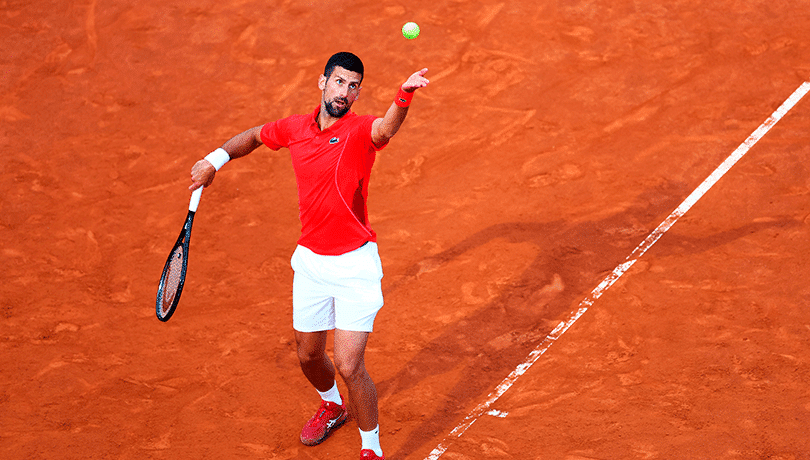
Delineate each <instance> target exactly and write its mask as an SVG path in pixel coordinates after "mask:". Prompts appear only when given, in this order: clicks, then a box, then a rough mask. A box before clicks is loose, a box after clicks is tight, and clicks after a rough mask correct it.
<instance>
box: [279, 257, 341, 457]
mask: <svg viewBox="0 0 810 460" xmlns="http://www.w3.org/2000/svg"><path fill="white" fill-rule="evenodd" d="M318 264H319V260H318V257H316V255H315V254H313V253H312V252H311V251H309V250H308V249H306V248H303V247H300V246H299V247H298V248H297V249H296V251H295V254H293V258H292V266H293V269H294V270H295V275H294V277H293V328H294V329H295V341H296V344H297V346H298V348H297V351H298V361H299V363H300V365H301V370H302V371H303V373H304V375H305V376H306V378H307V380H309V382H310V383H311V384H312V385H313V386H314V387H315V389H316V390H317V391H318V393H319V394H320V396H321V405H320V407H319V408H318V410H317V411H316V412H315V415H314V416H312V418H310V419H309V421H307V423H306V424H305V425H304V428H303V429H302V430H301V442H302V443H304V444H306V445H310V446H312V445H316V444H319V443H321V442H323V441H324V440H325V439H326V438H327V437H328V436H329V434H330V433H331V432H332V431H333V430H335V429H337V428H339V427H340V426H342V425H343V423H344V422H345V421H346V419H347V418H348V412H347V411H346V406H345V404H344V401H343V398H342V396H341V395H340V393H339V392H338V389H337V383H336V382H335V367H334V365H333V364H332V361H331V360H330V359H329V356H328V355H327V354H326V340H327V335H328V331H329V330H331V329H334V327H335V326H334V321H335V319H334V317H335V312H334V311H335V309H334V299H333V298H332V297H331V295H330V294H329V293H328V292H324V291H323V289H322V283H319V282H316V281H314V279H315V278H316V276H317V271H318V268H319V267H318Z"/></svg>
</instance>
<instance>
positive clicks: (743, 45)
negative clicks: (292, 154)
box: [0, 0, 810, 460]
mask: <svg viewBox="0 0 810 460" xmlns="http://www.w3.org/2000/svg"><path fill="white" fill-rule="evenodd" d="M407 21H415V22H417V23H418V24H419V25H420V26H421V29H422V33H421V35H420V36H419V37H418V38H417V39H415V40H406V39H404V38H403V37H402V35H401V34H400V27H401V26H402V24H403V23H405V22H407ZM808 31H810V9H808V8H807V5H806V4H805V3H804V2H787V1H764V0H763V1H759V0H749V1H732V0H719V1H716V2H699V1H696V0H680V1H669V2H664V1H651V2H640V1H631V0H613V1H611V0H594V1H589V0H569V1H563V0H558V1H553V0H552V1H541V2H529V1H525V2H516V1H514V2H507V1H492V0H482V1H468V2H465V1H460V0H440V1H426V0H414V1H412V2H393V1H387V0H383V1H380V2H373V1H362V0H347V1H344V2H333V1H326V0H325V1H293V0H285V1H281V0H279V1H265V2H263V1H256V0H226V1H212V0H201V1H197V2H193V3H191V2H182V1H177V0H163V1H157V0H144V1H140V2H125V1H122V0H108V1H104V2H96V1H95V0H91V1H76V2H56V1H51V2H48V1H44V0H33V1H21V0H2V1H0V49H2V51H0V127H1V128H0V148H1V149H2V152H3V154H2V155H0V240H2V250H0V267H1V268H0V281H1V282H0V314H2V317H1V318H0V458H3V459H122V460H123V459H235V458H236V459H329V458H340V459H343V458H346V459H353V458H357V456H358V453H359V449H360V438H359V435H358V434H357V426H356V424H355V423H354V422H352V421H350V422H349V423H347V425H346V427H344V428H342V429H341V430H339V431H337V432H335V433H334V434H333V435H332V436H331V437H330V438H329V439H328V440H327V441H326V442H324V443H323V444H321V445H319V446H316V447H305V446H303V445H302V444H301V443H300V442H299V440H298V434H299V432H300V429H301V426H302V424H303V423H304V422H305V421H306V420H307V419H308V418H309V417H310V416H311V415H312V412H313V411H314V409H315V408H316V407H317V393H315V392H314V390H313V389H312V388H311V387H310V386H309V385H308V383H307V382H306V379H305V378H304V376H303V374H302V373H301V371H300V369H299V367H298V361H297V357H296V352H295V344H294V337H293V332H292V324H291V283H292V270H291V269H290V266H289V259H290V256H291V255H292V252H293V250H294V248H295V242H296V240H297V238H298V232H299V222H298V209H297V203H296V185H295V178H294V175H293V172H292V167H291V165H290V159H289V152H288V151H287V150H281V151H280V152H277V153H276V152H272V151H270V150H269V149H267V148H264V147H262V148H260V149H259V150H257V151H255V152H254V153H253V154H251V155H250V156H248V157H246V158H243V159H240V160H237V161H233V162H231V163H229V164H228V165H226V166H225V167H224V168H223V169H222V171H220V172H219V173H218V175H217V180H216V181H215V182H214V184H213V186H212V187H210V188H208V189H206V190H205V192H204V193H203V195H202V201H201V203H200V206H199V209H198V212H197V215H196V218H195V221H194V231H193V234H192V238H191V252H190V261H189V269H188V279H187V281H186V285H185V290H184V292H183V297H182V300H181V301H180V305H179V307H178V309H177V312H176V313H175V315H174V316H173V317H172V319H171V320H170V321H169V322H167V323H162V322H160V321H158V320H157V319H156V317H155V295H156V291H157V284H158V280H159V278H160V274H161V269H162V266H163V263H164V261H165V259H166V256H167V254H168V251H169V250H170V249H171V246H172V244H173V243H174V240H175V238H176V237H177V234H178V232H179V231H180V227H181V226H182V223H183V219H184V218H185V215H186V212H187V209H188V198H189V193H188V190H187V187H188V185H189V171H190V168H191V166H192V165H193V164H194V162H195V161H197V160H198V159H199V158H201V157H203V156H204V155H205V154H207V153H208V152H210V151H211V150H213V149H215V148H216V147H218V146H220V145H221V144H222V143H223V142H224V141H226V140H227V139H228V138H230V137H231V136H233V135H235V134H237V133H239V132H241V131H243V130H245V129H247V128H250V127H253V126H256V125H259V124H262V123H265V122H267V121H271V120H275V119H278V118H281V117H284V116H287V115H290V114H293V113H303V112H309V111H312V110H313V109H314V108H315V105H316V104H317V103H318V101H319V96H320V94H319V90H318V88H317V78H318V75H319V74H320V73H321V72H322V70H323V64H324V62H325V61H326V59H327V58H328V57H329V56H330V55H331V54H332V53H334V52H336V51H343V50H349V51H353V52H354V53H356V54H358V55H359V56H360V57H361V58H362V59H363V60H364V62H365V64H366V74H365V80H364V82H363V87H364V89H363V92H362V95H361V98H360V100H359V101H358V102H357V103H356V104H355V105H354V107H353V110H354V111H355V112H357V113H359V114H375V115H380V116H381V115H382V114H383V113H384V112H385V110H386V109H387V107H388V106H389V105H390V104H391V101H392V100H393V97H394V95H395V94H396V89H397V86H398V85H400V84H401V83H402V82H403V81H404V80H405V79H406V78H407V77H408V75H410V74H411V73H413V72H415V71H416V70H419V69H420V68H422V67H428V68H429V69H430V70H429V72H428V74H427V75H426V76H427V77H428V78H430V80H431V83H430V86H428V87H427V88H425V89H424V90H420V92H418V93H417V95H416V97H415V99H414V103H413V105H412V108H411V109H410V114H409V116H408V119H407V120H406V122H405V125H404V126H403V128H402V129H401V131H400V132H399V133H398V134H397V136H396V137H395V138H394V139H393V140H392V142H391V144H390V145H389V146H388V147H386V148H385V149H384V150H383V151H382V152H380V154H379V155H378V157H377V162H376V164H375V166H374V171H373V173H372V181H371V191H370V199H369V213H370V220H371V223H372V225H373V226H374V229H375V230H376V232H377V234H378V235H379V239H378V243H379V247H380V254H381V257H382V260H383V266H384V269H385V278H384V279H383V289H384V293H385V298H386V306H385V307H384V308H383V310H382V311H381V312H380V314H379V316H378V317H377V322H376V325H375V332H374V334H372V337H371V340H370V342H369V347H368V350H367V354H366V361H367V366H368V368H369V372H370V373H371V375H372V377H373V378H374V380H375V381H376V383H377V387H378V391H379V394H380V425H381V430H382V436H381V441H382V446H383V448H384V450H385V453H386V457H387V458H388V459H389V460H404V459H415V460H421V459H426V458H429V457H431V458H433V459H437V458H439V457H441V458H442V459H443V460H466V459H543V460H546V459H564V460H585V459H603V460H605V459H734V460H737V459H740V460H743V459H746V460H747V459H781V460H789V459H790V460H799V459H810V437H809V436H808V435H807V432H808V427H810V386H809V385H808V382H810V287H808V278H810V276H809V275H810V261H809V260H808V257H807V254H808V253H810V167H809V166H808V164H810V162H809V161H808V160H810V96H806V97H804V98H803V99H801V100H799V101H798V102H797V103H796V104H795V106H794V107H793V108H792V109H791V110H790V111H789V112H787V113H786V114H785V115H784V117H783V118H782V119H781V120H780V121H779V122H778V123H776V124H775V125H773V126H772V128H771V130H770V131H769V132H768V133H767V134H765V135H764V136H762V138H761V139H760V140H759V141H758V142H757V143H756V144H755V145H753V146H751V148H750V151H748V153H747V154H746V155H745V156H744V157H742V158H741V159H740V161H739V162H738V163H737V164H736V165H734V166H733V167H732V168H731V169H730V170H729V171H728V173H726V174H725V176H723V177H722V179H720V180H719V181H718V182H717V184H716V185H715V186H714V187H713V188H711V189H710V190H709V191H708V192H706V193H705V195H703V196H702V198H701V199H700V201H698V202H697V203H696V204H695V205H694V207H692V208H691V209H690V210H689V211H688V212H687V213H686V214H685V215H684V216H683V217H681V218H680V219H679V220H678V221H677V222H676V223H675V224H674V225H673V226H672V228H671V229H670V230H669V231H667V232H666V233H665V234H663V236H661V238H660V240H658V242H657V243H656V244H655V245H654V246H652V247H651V248H650V249H649V250H648V251H647V252H646V253H645V254H644V255H643V256H641V257H640V258H639V259H638V260H637V261H636V262H635V264H634V265H632V267H630V268H629V269H628V270H627V271H626V273H624V274H623V276H622V277H621V278H619V279H618V280H617V281H616V282H615V283H614V284H613V285H612V286H611V287H610V288H609V289H606V290H605V291H604V293H603V294H602V295H601V296H600V297H599V298H598V299H596V300H595V301H594V302H593V304H592V305H590V306H589V308H588V310H587V311H586V312H585V313H584V314H582V316H581V317H580V318H578V320H577V321H576V322H575V323H573V324H571V326H570V328H569V329H567V331H566V332H565V333H564V334H562V335H559V337H557V338H556V340H554V341H553V344H551V345H550V346H548V347H547V350H546V351H545V352H544V353H543V354H542V356H540V357H539V359H537V361H536V362H534V364H533V366H531V367H530V368H528V370H526V371H525V373H524V374H523V375H522V376H520V378H517V379H515V380H514V381H513V382H511V384H510V385H509V388H508V391H506V392H505V393H503V395H502V396H500V397H499V398H498V399H497V400H496V401H494V402H493V403H492V404H491V406H488V407H487V408H486V411H483V412H481V413H479V414H477V415H476V414H475V411H476V408H479V407H480V405H481V404H482V403H484V402H485V401H487V400H488V398H490V397H491V395H492V393H493V391H495V389H496V388H497V387H498V386H499V385H501V384H502V383H503V382H504V380H505V379H507V378H508V376H509V375H510V373H512V372H513V371H515V370H516V369H518V368H519V367H520V366H521V365H523V364H524V363H526V361H527V357H528V356H529V355H530V354H531V353H532V352H533V350H537V349H538V347H541V346H543V343H544V341H546V342H547V337H548V336H549V334H550V333H552V331H554V330H555V328H557V327H558V325H559V324H560V323H561V322H565V321H567V320H569V319H570V318H571V315H572V312H575V311H577V309H578V308H580V306H581V305H582V302H583V300H584V299H587V298H588V297H589V296H590V295H591V293H592V292H593V290H594V289H595V288H597V286H599V285H600V283H602V282H603V280H605V279H606V277H608V276H609V275H610V274H611V273H612V272H613V271H614V269H616V267H619V266H620V265H621V264H623V263H624V262H625V261H626V260H627V258H628V256H630V254H631V253H632V252H633V250H634V248H636V247H638V245H639V244H641V243H642V241H644V240H645V238H646V237H647V236H648V235H649V234H651V232H653V231H654V229H656V227H657V226H658V225H659V224H660V223H661V222H663V221H664V220H665V219H667V217H668V216H670V215H671V213H672V212H673V210H675V209H676V207H677V206H678V205H679V204H680V203H681V202H683V200H684V199H685V198H686V197H687V196H689V195H690V193H692V192H693V191H694V190H695V189H696V188H697V187H698V186H699V185H700V184H701V183H702V182H703V181H704V179H706V178H707V177H708V176H709V175H710V174H711V173H712V171H714V170H715V168H717V167H718V165H720V163H722V162H723V161H724V160H725V159H726V158H728V157H729V155H731V153H732V152H733V151H735V149H737V148H738V146H740V145H741V144H743V143H744V142H745V141H746V139H747V138H749V136H750V135H751V134H752V133H753V132H754V131H755V130H756V129H757V128H758V127H759V126H760V125H761V124H762V123H763V122H765V121H766V119H768V117H769V116H771V115H772V114H773V113H774V111H775V110H776V109H777V108H778V107H779V106H780V105H781V104H782V103H783V102H785V101H786V100H787V99H788V98H789V97H790V96H791V94H793V93H794V91H796V90H797V88H799V87H800V86H801V85H802V84H803V82H807V81H810V59H808V58H809V57H810V46H808V43H809V42H808ZM479 412H480V411H479ZM471 415H472V416H473V419H472V420H471V419H470V416H471ZM465 421H467V423H468V424H469V422H470V421H473V422H474V423H472V424H471V425H470V426H469V427H468V428H465V429H464V432H463V434H461V435H458V430H457V428H458V427H460V426H462V425H463V424H464V423H465ZM454 430H456V431H455V434H453V433H454Z"/></svg>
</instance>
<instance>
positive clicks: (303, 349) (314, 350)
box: [298, 344, 324, 365]
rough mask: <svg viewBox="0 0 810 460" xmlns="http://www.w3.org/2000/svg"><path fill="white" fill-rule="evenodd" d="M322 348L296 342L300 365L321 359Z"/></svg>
mask: <svg viewBox="0 0 810 460" xmlns="http://www.w3.org/2000/svg"><path fill="white" fill-rule="evenodd" d="M323 355H324V352H323V350H321V349H319V348H318V347H309V346H306V345H304V344H298V361H299V362H300V363H301V364H302V365H307V364H310V363H316V362H320V361H323Z"/></svg>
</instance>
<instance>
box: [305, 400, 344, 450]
mask: <svg viewBox="0 0 810 460" xmlns="http://www.w3.org/2000/svg"><path fill="white" fill-rule="evenodd" d="M341 399H343V397H342V396H341ZM344 401H345V400H344ZM348 417H349V413H348V412H347V411H346V405H345V404H335V403H333V402H331V401H323V400H321V407H319V408H318V412H316V413H315V415H313V416H312V418H311V419H309V421H308V422H307V423H306V425H304V429H303V430H301V442H302V443H304V444H306V445H307V446H314V445H317V444H320V443H322V442H323V441H324V440H325V439H326V438H327V437H328V436H329V433H331V432H332V431H334V430H336V429H338V428H340V427H341V426H342V425H343V424H344V423H345V422H346V419H347V418H348Z"/></svg>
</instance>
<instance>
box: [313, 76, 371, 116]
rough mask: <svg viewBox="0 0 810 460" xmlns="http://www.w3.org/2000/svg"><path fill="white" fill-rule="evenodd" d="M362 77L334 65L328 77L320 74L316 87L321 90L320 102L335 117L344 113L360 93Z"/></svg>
mask: <svg viewBox="0 0 810 460" xmlns="http://www.w3.org/2000/svg"><path fill="white" fill-rule="evenodd" d="M362 79H363V75H361V74H359V73H357V72H352V71H350V70H346V69H344V68H343V67H335V69H334V70H333V71H332V74H331V75H329V78H328V79H327V78H326V77H324V76H323V75H321V78H320V80H319V81H318V87H319V88H320V89H321V90H322V91H323V94H322V96H321V101H322V102H321V103H322V104H323V107H324V108H325V109H326V112H327V113H328V114H329V115H331V116H333V117H335V118H340V117H342V116H343V115H346V113H348V112H349V109H351V107H352V104H354V101H355V100H357V97H358V96H359V95H360V81H361V80H362Z"/></svg>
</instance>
